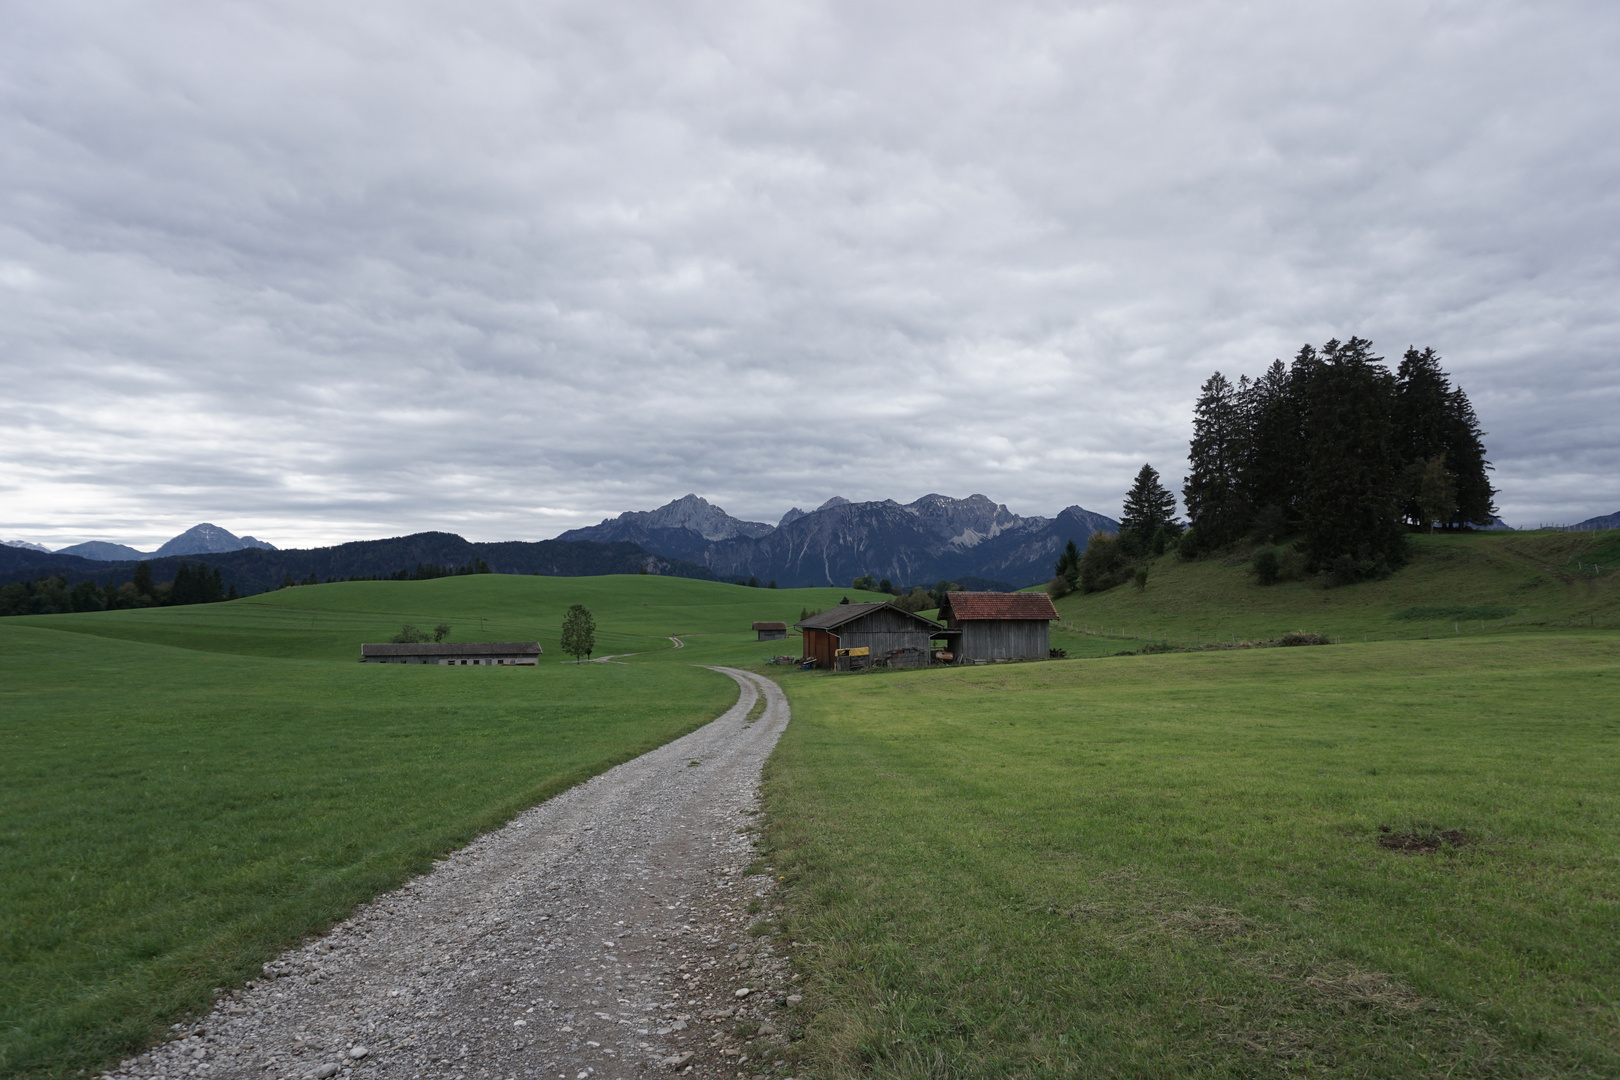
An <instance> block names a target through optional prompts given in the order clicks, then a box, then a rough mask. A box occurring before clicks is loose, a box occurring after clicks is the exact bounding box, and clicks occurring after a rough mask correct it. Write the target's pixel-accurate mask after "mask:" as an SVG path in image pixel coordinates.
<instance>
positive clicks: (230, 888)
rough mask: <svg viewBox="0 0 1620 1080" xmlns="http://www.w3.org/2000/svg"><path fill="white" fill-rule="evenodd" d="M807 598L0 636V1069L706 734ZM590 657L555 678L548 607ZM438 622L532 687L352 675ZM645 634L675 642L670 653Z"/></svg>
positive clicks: (172, 1002) (9, 627)
mask: <svg viewBox="0 0 1620 1080" xmlns="http://www.w3.org/2000/svg"><path fill="white" fill-rule="evenodd" d="M843 595H844V593H843V591H834V590H782V591H776V590H765V589H743V588H738V587H736V586H725V585H717V584H714V583H705V582H693V581H684V580H678V579H668V578H658V577H641V576H635V577H612V578H591V579H566V578H565V579H556V578H539V577H504V576H496V575H480V576H474V577H457V578H444V579H439V580H436V581H425V582H352V583H344V584H333V585H319V586H303V587H299V588H293V589H286V590H282V591H279V592H275V593H271V594H268V595H264V596H258V597H253V598H250V599H247V600H242V601H237V602H233V603H229V604H213V605H203V606H196V607H181V608H162V609H150V610H145V611H121V612H102V613H93V614H80V615H59V616H41V617H28V618H10V619H5V620H0V665H3V670H4V671H5V678H4V680H3V681H0V1075H6V1076H25V1077H47V1076H50V1077H60V1076H70V1075H73V1074H75V1073H76V1072H77V1071H78V1070H80V1069H85V1068H94V1067H96V1066H97V1065H99V1064H101V1063H102V1062H103V1061H104V1060H105V1059H106V1058H107V1056H108V1055H109V1054H115V1053H117V1052H119V1051H121V1050H126V1049H129V1048H132V1047H136V1046H139V1045H141V1044H143V1043H144V1042H146V1041H148V1040H149V1039H151V1038H152V1037H153V1036H154V1035H155V1033H157V1032H158V1031H160V1030H161V1029H162V1028H163V1027H164V1025H166V1024H167V1023H169V1022H171V1021H173V1020H175V1019H177V1018H178V1017H181V1016H184V1015H185V1014H187V1013H188V1012H192V1011H194V1010H197V1009H199V1008H202V1007H203V1006H204V1005H205V1004H206V1003H207V1002H208V1000H209V995H210V990H211V988H213V987H216V986H228V985H231V984H232V983H234V982H237V981H239V980H241V979H243V978H245V977H247V976H249V975H251V974H252V973H254V972H255V971H256V970H257V968H258V965H259V964H260V963H261V962H262V961H263V960H264V959H265V958H266V957H267V956H269V955H272V954H274V953H275V952H276V951H278V950H280V949H282V948H285V947H287V946H288V945H291V944H293V943H295V942H297V941H298V940H299V939H300V938H301V937H303V936H305V935H307V934H310V933H313V932H317V931H319V930H320V929H322V928H323V927H325V926H327V925H329V924H330V923H331V922H333V921H334V920H337V919H340V918H342V917H343V916H344V915H345V914H346V913H348V912H349V911H351V910H352V909H353V908H354V906H355V905H356V904H358V903H361V902H363V901H365V900H366V899H368V898H370V897H372V896H374V895H375V894H376V893H378V892H379V891H382V890H385V889H387V888H389V887H392V886H394V885H396V884H398V883H400V882H401V881H403V880H405V879H407V878H409V877H410V876H412V875H414V874H417V873H420V872H422V871H423V870H425V869H427V868H428V866H429V865H430V863H431V861H432V859H433V858H434V857H435V856H436V855H439V854H441V853H443V852H446V851H449V850H452V849H454V848H456V847H458V846H460V845H462V844H464V843H465V842H466V841H467V840H469V839H471V838H472V837H473V836H476V835H477V834H478V833H480V832H482V831H485V830H487V829H489V828H491V827H494V826H496V825H498V824H500V823H501V822H503V821H504V820H506V819H507V818H509V817H510V816H511V815H513V814H514V813H516V812H517V811H519V810H521V809H522V808H524V807H526V806H529V805H532V804H533V803H535V802H537V801H539V800H541V799H543V798H546V797H547V796H549V795H552V794H554V793H556V792H558V791H561V790H563V789H564V788H566V787H568V786H570V785H572V784H574V783H576V782H578V781H579V780H581V779H584V778H586V777H588V776H591V775H593V774H595V773H597V772H600V771H602V770H603V769H606V768H608V767H610V766H612V765H613V764H615V763H617V762H620V761H624V760H627V759H628V758H630V757H633V756H635V755H636V754H639V753H641V752H643V751H645V750H648V749H650V748H652V747H654V746H657V745H659V744H661V743H663V742H665V741H667V740H668V739H670V738H673V737H675V736H678V735H680V734H682V733H684V732H686V731H689V730H691V729H692V728H693V727H695V726H697V725H699V724H701V723H703V722H705V721H707V720H709V719H712V718H713V717H714V716H716V715H718V714H719V713H720V712H721V711H723V710H724V709H725V708H726V707H727V706H728V705H729V704H730V703H731V702H732V701H734V700H735V699H736V692H737V691H736V685H735V684H734V683H733V682H732V681H731V680H730V679H727V678H725V677H724V676H722V675H719V674H716V673H714V672H710V671H705V670H703V669H701V668H699V667H695V666H693V665H695V664H706V663H756V662H758V661H760V660H761V659H764V658H767V657H769V656H770V655H771V652H772V651H773V650H774V649H780V648H781V647H782V644H783V643H781V642H777V643H769V644H759V643H756V642H754V641H753V637H754V635H753V634H752V633H750V632H748V629H747V628H748V626H749V623H750V622H752V621H753V620H755V619H788V620H790V621H791V620H793V619H796V618H797V617H798V613H799V611H800V609H801V607H803V606H812V607H815V606H823V607H824V606H827V605H829V604H832V603H836V602H837V601H838V600H839V599H840V598H841V597H842V596H843ZM576 602H579V603H584V604H586V605H587V606H589V607H591V608H592V609H593V611H594V613H595V615H596V620H597V624H598V627H599V629H598V635H597V636H598V642H599V645H598V650H597V651H598V655H601V654H602V653H606V652H613V653H639V654H640V655H638V656H636V657H634V658H633V662H631V663H615V664H588V665H574V664H571V663H562V662H560V661H561V657H560V656H559V653H558V650H557V647H556V639H557V635H558V630H559V627H560V624H561V620H562V614H563V611H564V610H566V608H567V607H568V605H569V604H572V603H576ZM407 621H408V622H413V623H415V624H416V625H418V626H424V627H432V626H433V625H435V624H436V623H438V622H441V621H446V622H449V623H451V624H452V626H453V627H454V628H455V630H454V632H453V633H452V635H451V640H454V641H477V640H511V639H519V640H535V639H538V640H540V641H541V642H542V643H543V644H544V646H545V648H546V650H547V655H546V656H545V657H544V658H543V659H542V663H541V665H540V666H539V667H537V668H506V669H501V668H479V669H473V668H454V669H452V668H440V667H412V666H397V665H371V664H366V665H362V664H359V663H356V662H355V661H356V658H357V657H358V654H359V645H360V643H361V642H362V641H382V640H386V639H387V638H388V636H390V635H391V634H393V633H394V632H396V631H397V630H398V629H399V627H400V625H401V623H403V622H407ZM671 634H690V635H692V636H691V637H689V638H687V639H685V640H686V641H687V642H688V645H687V647H685V648H682V649H676V648H674V647H673V643H672V642H671V641H670V640H669V638H668V635H671Z"/></svg>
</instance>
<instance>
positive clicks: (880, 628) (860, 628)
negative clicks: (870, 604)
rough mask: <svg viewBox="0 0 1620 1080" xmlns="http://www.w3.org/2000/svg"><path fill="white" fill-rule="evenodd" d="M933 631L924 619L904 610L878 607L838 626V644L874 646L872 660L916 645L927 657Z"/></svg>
mask: <svg viewBox="0 0 1620 1080" xmlns="http://www.w3.org/2000/svg"><path fill="white" fill-rule="evenodd" d="M931 633H932V632H931V631H930V630H929V629H928V628H927V627H926V626H924V625H923V624H922V623H919V622H917V620H915V619H912V618H908V617H907V616H906V614H905V612H902V611H896V610H894V609H893V608H879V609H878V610H876V611H874V612H871V613H870V614H867V615H863V616H862V617H861V618H859V619H856V620H855V621H853V622H848V623H845V624H844V625H843V626H841V627H839V628H838V647H839V648H841V649H861V648H866V649H871V650H872V659H873V660H878V659H881V658H883V657H884V656H887V655H888V654H889V653H890V652H891V651H892V650H895V649H915V650H918V651H919V652H920V655H921V656H922V657H924V658H926V657H927V656H928V647H929V641H930V640H931V639H930V634H931Z"/></svg>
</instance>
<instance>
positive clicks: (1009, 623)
mask: <svg viewBox="0 0 1620 1080" xmlns="http://www.w3.org/2000/svg"><path fill="white" fill-rule="evenodd" d="M1057 617H1058V613H1057V608H1055V607H1053V606H1052V598H1051V597H1049V596H1047V595H1046V594H1045V593H1044V592H1019V593H992V592H953V593H946V594H945V602H944V603H943V604H941V605H940V609H939V620H940V622H943V623H944V624H945V625H946V627H948V628H949V629H951V630H954V631H958V632H959V634H960V637H958V639H957V643H956V644H955V647H954V649H953V652H955V654H956V656H955V659H956V662H957V663H959V664H984V663H994V662H995V661H998V660H1045V659H1046V658H1047V657H1048V656H1049V655H1050V651H1051V624H1052V622H1053V620H1055V619H1056V618H1057Z"/></svg>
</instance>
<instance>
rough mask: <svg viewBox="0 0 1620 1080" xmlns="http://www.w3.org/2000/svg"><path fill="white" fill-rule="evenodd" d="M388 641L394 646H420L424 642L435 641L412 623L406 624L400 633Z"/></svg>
mask: <svg viewBox="0 0 1620 1080" xmlns="http://www.w3.org/2000/svg"><path fill="white" fill-rule="evenodd" d="M388 640H389V642H391V643H392V644H394V645H420V644H422V643H423V642H424V641H432V640H433V639H432V638H430V637H429V636H428V635H427V634H426V633H425V632H423V631H421V630H418V629H417V628H416V627H414V626H412V625H411V624H410V623H406V624H405V625H404V626H402V627H400V628H399V633H397V634H395V635H394V636H393V637H391V638H389V639H388Z"/></svg>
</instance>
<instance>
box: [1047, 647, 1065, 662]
mask: <svg viewBox="0 0 1620 1080" xmlns="http://www.w3.org/2000/svg"><path fill="white" fill-rule="evenodd" d="M1046 658H1047V659H1048V660H1067V659H1068V658H1069V650H1067V649H1047V650H1046Z"/></svg>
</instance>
